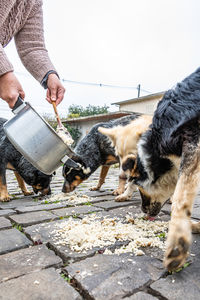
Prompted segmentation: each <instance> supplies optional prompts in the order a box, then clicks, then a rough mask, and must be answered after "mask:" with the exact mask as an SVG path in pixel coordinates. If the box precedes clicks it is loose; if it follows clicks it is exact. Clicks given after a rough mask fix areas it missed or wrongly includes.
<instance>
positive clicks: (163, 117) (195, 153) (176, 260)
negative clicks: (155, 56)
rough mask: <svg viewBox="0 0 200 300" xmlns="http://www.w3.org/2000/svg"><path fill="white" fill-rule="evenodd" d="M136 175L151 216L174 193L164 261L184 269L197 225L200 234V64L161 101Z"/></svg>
mask: <svg viewBox="0 0 200 300" xmlns="http://www.w3.org/2000/svg"><path fill="white" fill-rule="evenodd" d="M122 168H123V165H122ZM131 176H132V177H131V180H132V182H133V183H134V184H137V185H138V187H139V191H140V194H141V198H142V210H143V211H144V212H145V213H147V214H148V215H150V216H156V215H157V214H158V213H159V212H160V210H161V207H162V206H163V204H164V203H165V202H166V200H167V199H169V198H170V197H171V196H172V215H171V221H170V225H169V233H168V239H167V250H166V253H165V258H164V264H165V266H166V267H167V268H168V270H174V269H177V268H179V267H180V266H182V265H183V264H184V262H185V259H186V258H187V255H188V250H189V247H190V245H191V229H192V231H194V232H196V233H197V232H200V222H199V223H196V224H191V220H190V216H191V213H192V206H193V201H194V198H195V195H196V194H197V190H198V187H199V181H200V68H198V69H197V70H196V71H195V72H194V73H192V74H191V75H190V76H188V77H187V78H185V79H184V80H183V81H182V82H181V83H178V84H177V85H176V87H175V88H174V89H171V90H169V91H167V92H166V93H165V94H164V96H163V98H162V100H161V101H160V102H159V103H158V106H157V109H156V111H155V113H154V116H153V121H152V125H151V126H150V128H149V130H147V131H146V132H145V133H144V134H143V135H142V137H141V139H140V140H139V143H138V155H137V157H136V160H135V163H134V167H133V169H132V172H131Z"/></svg>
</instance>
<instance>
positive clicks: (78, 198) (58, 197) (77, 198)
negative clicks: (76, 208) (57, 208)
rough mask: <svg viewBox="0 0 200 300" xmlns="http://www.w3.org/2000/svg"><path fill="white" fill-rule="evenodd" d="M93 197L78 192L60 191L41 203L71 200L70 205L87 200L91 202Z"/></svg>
mask: <svg viewBox="0 0 200 300" xmlns="http://www.w3.org/2000/svg"><path fill="white" fill-rule="evenodd" d="M91 200H92V199H91V198H90V197H88V196H87V195H82V194H78V193H76V192H73V193H70V194H65V193H59V194H55V195H53V196H51V197H50V198H46V199H44V200H42V201H41V203H55V202H63V201H65V202H67V201H69V203H67V204H69V205H72V204H80V203H85V202H90V201H91Z"/></svg>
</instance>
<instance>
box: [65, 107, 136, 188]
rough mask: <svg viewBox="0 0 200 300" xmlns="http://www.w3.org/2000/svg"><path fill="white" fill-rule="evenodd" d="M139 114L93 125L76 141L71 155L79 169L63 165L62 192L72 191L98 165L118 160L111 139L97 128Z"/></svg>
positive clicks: (109, 126)
mask: <svg viewBox="0 0 200 300" xmlns="http://www.w3.org/2000/svg"><path fill="white" fill-rule="evenodd" d="M140 115H141V114H139V113H133V114H131V115H128V116H125V117H122V118H119V119H115V120H111V121H108V122H105V123H98V124H96V125H94V126H93V127H92V129H91V130H90V132H89V133H88V134H87V135H86V136H85V137H84V138H83V139H82V140H81V141H80V142H79V143H78V145H77V147H76V148H75V153H76V155H75V156H74V157H72V159H73V160H74V161H75V162H77V163H79V164H80V165H81V168H80V170H75V169H71V168H69V167H68V166H67V164H64V166H63V176H64V178H65V182H64V185H63V192H70V191H73V190H74V189H75V188H76V186H77V185H78V184H80V183H81V182H82V181H83V180H86V179H87V178H89V176H90V175H91V174H92V173H94V172H95V171H96V169H97V168H98V167H99V166H105V165H106V166H109V165H111V164H114V163H116V162H118V161H119V160H118V157H117V156H116V153H115V150H114V147H113V146H112V144H111V141H110V140H109V139H108V138H107V137H106V136H105V135H103V134H101V133H100V132H99V131H98V128H99V127H105V128H112V127H115V126H119V125H120V126H125V125H127V124H129V123H130V122H131V121H132V120H134V119H136V118H138V117H139V116H140Z"/></svg>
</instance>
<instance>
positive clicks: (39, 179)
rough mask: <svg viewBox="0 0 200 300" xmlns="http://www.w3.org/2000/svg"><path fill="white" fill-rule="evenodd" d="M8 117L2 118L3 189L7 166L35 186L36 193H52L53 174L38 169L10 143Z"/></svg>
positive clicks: (0, 167)
mask: <svg viewBox="0 0 200 300" xmlns="http://www.w3.org/2000/svg"><path fill="white" fill-rule="evenodd" d="M6 121H7V120H6V119H3V118H0V183H1V186H0V188H1V190H2V189H5V191H7V188H6V168H7V167H8V168H10V166H11V167H12V169H13V170H15V171H17V173H18V174H19V175H20V176H21V177H22V178H23V179H24V181H25V182H26V183H27V184H28V185H31V186H32V187H33V190H34V192H35V193H37V192H39V191H40V192H41V193H42V194H50V193H51V190H50V182H51V179H52V175H46V174H44V173H42V172H40V171H39V170H38V169H36V168H35V167H34V166H33V165H32V164H31V163H29V162H28V161H27V160H26V159H25V158H24V157H23V156H22V155H21V154H20V153H19V152H18V151H17V150H16V149H15V147H14V146H13V145H12V144H11V143H10V141H9V140H8V138H7V137H6V136H5V133H4V130H3V124H4V123H5V122H6ZM3 198H4V197H3ZM6 198H7V199H0V200H1V201H8V200H9V197H8V195H7V197H6Z"/></svg>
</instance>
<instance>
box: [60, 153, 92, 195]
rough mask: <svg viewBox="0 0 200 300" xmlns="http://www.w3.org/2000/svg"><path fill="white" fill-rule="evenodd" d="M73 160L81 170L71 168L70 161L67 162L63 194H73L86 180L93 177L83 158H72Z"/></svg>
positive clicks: (64, 170) (63, 171)
mask: <svg viewBox="0 0 200 300" xmlns="http://www.w3.org/2000/svg"><path fill="white" fill-rule="evenodd" d="M72 159H73V161H75V162H76V163H77V164H78V165H79V169H77V168H73V167H71V166H70V165H69V164H68V161H66V163H65V164H64V165H63V170H62V174H63V177H64V184H63V188H62V192H63V193H69V192H72V191H73V190H75V188H76V187H77V186H78V185H79V184H80V183H81V182H83V181H84V180H86V179H87V178H88V177H89V176H90V175H91V170H90V168H89V167H87V166H86V164H85V163H84V162H83V160H82V159H81V157H79V156H78V155H76V156H74V157H72Z"/></svg>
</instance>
